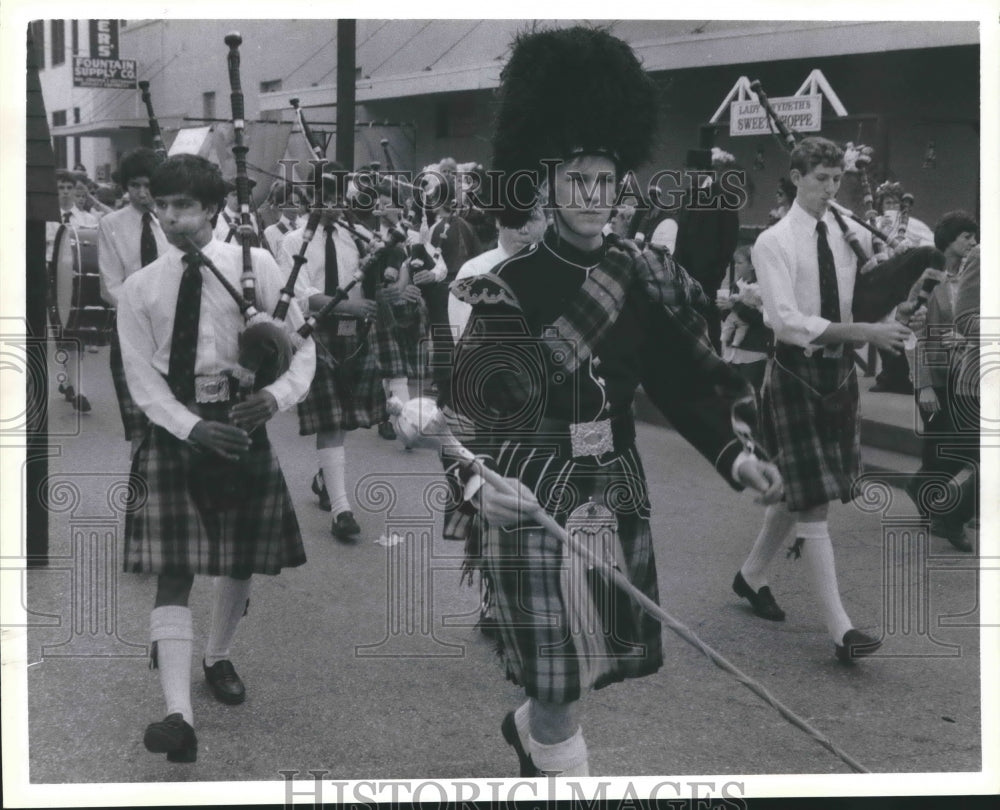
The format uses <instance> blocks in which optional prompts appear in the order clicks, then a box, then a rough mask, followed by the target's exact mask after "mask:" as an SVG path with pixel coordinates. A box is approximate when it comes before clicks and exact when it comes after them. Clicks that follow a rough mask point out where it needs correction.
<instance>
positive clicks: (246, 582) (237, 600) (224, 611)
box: [205, 577, 251, 666]
mask: <svg viewBox="0 0 1000 810" xmlns="http://www.w3.org/2000/svg"><path fill="white" fill-rule="evenodd" d="M250 580H251V577H247V579H233V578H232V577H218V578H217V579H216V580H215V604H214V605H213V607H212V627H211V629H210V630H209V632H208V642H207V643H206V644H205V663H206V664H207V665H208V666H212V665H213V664H216V663H218V662H219V661H224V660H226V659H227V658H229V645H230V644H232V643H233V639H234V638H235V637H236V627H237V625H239V623H240V619H241V618H242V617H243V614H244V613H245V612H246V609H247V606H248V603H249V601H250Z"/></svg>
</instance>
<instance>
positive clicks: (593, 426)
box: [538, 413, 635, 458]
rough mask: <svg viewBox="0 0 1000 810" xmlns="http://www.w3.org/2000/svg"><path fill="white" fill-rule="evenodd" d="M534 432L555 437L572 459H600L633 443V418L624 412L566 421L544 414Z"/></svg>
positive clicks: (619, 451) (625, 448)
mask: <svg viewBox="0 0 1000 810" xmlns="http://www.w3.org/2000/svg"><path fill="white" fill-rule="evenodd" d="M538 433H542V434H545V435H546V438H548V437H554V438H556V439H557V440H558V441H559V442H560V444H562V445H563V448H564V450H568V451H569V452H568V454H567V455H569V456H571V457H572V458H602V457H604V456H607V455H613V454H615V453H621V452H623V451H625V450H627V449H628V448H630V447H631V446H632V445H633V444H635V420H634V419H633V418H632V414H630V413H624V414H619V415H618V416H613V417H610V418H607V419H599V420H596V421H594V422H570V421H569V420H568V419H556V418H553V417H549V416H544V417H542V419H541V420H540V421H539V423H538Z"/></svg>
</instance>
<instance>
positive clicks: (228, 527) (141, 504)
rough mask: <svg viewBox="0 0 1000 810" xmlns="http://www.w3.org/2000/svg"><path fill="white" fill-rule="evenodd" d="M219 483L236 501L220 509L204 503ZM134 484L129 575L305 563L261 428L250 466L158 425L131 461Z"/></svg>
mask: <svg viewBox="0 0 1000 810" xmlns="http://www.w3.org/2000/svg"><path fill="white" fill-rule="evenodd" d="M220 481H225V482H227V483H228V484H229V493H228V494H229V495H230V496H231V500H230V502H229V503H228V504H226V505H224V506H222V507H219V506H218V505H217V504H216V503H213V502H212V500H210V498H209V497H206V493H207V492H208V491H209V490H211V489H212V485H213V484H217V483H219V482H220ZM130 483H131V486H130V487H129V489H130V495H129V504H128V507H127V511H126V516H125V553H124V565H123V568H124V570H125V571H126V572H127V573H163V572H179V573H190V574H208V575H210V576H238V575H245V574H247V573H254V574H277V573H278V572H279V571H281V569H282V568H291V567H294V566H298V565H302V564H303V563H304V562H305V561H306V555H305V549H304V548H303V546H302V537H301V535H300V534H299V523H298V520H297V519H296V517H295V511H294V509H293V507H292V500H291V497H290V496H289V494H288V488H287V487H286V486H285V479H284V476H283V475H282V473H281V468H280V467H279V466H278V459H277V457H276V456H275V455H274V452H273V451H272V449H271V444H270V442H269V441H268V438H267V433H266V430H265V428H263V427H262V428H259V429H258V430H257V431H255V432H254V434H253V443H252V445H251V449H250V452H249V455H248V458H247V460H246V461H244V462H241V463H234V462H229V461H226V460H225V459H222V458H220V457H218V456H215V455H214V454H211V453H208V452H199V451H196V450H194V449H192V448H191V447H190V446H189V445H188V444H187V443H186V442H182V441H180V440H179V439H177V437H175V436H174V435H173V434H171V433H169V432H168V431H166V430H164V429H163V428H161V427H159V426H156V425H152V426H150V428H149V429H148V430H147V431H146V435H145V437H144V438H143V441H142V443H141V444H140V446H139V449H138V450H137V451H136V453H135V455H134V457H133V459H132V481H131V482H130ZM233 493H237V494H236V495H235V497H233ZM241 496H242V497H241ZM233 504H235V505H233Z"/></svg>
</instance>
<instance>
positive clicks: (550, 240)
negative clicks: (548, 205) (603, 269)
mask: <svg viewBox="0 0 1000 810" xmlns="http://www.w3.org/2000/svg"><path fill="white" fill-rule="evenodd" d="M542 241H543V242H544V243H545V247H547V248H548V249H549V250H550V251H552V252H553V253H554V254H555V255H556V256H558V257H559V258H560V259H562V260H563V261H565V262H567V263H569V264H575V265H577V266H579V267H582V268H584V269H589V268H591V267H594V266H595V265H596V264H598V263H599V262H600V261H601V259H603V258H604V254H605V252H606V250H607V247H606V244H605V243H603V242H602V243H601V246H600V247H599V248H596V249H595V250H581V249H580V248H578V247H574V246H573V245H571V244H570V243H569V242H567V241H566V240H565V239H560V238H559V235H558V233H556V229H555V228H554V227H553V226H549V228H548V230H546V231H545V237H544V238H543V239H542Z"/></svg>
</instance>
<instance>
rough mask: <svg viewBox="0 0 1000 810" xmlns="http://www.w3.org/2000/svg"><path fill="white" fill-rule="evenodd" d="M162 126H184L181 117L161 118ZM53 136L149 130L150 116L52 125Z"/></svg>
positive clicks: (101, 135) (106, 135) (109, 135)
mask: <svg viewBox="0 0 1000 810" xmlns="http://www.w3.org/2000/svg"><path fill="white" fill-rule="evenodd" d="M159 123H160V127H161V128H162V129H164V130H166V129H177V128H179V127H181V126H183V125H184V124H183V121H182V119H180V118H170V119H163V118H160V119H159ZM51 130H52V137H54V138H57V137H60V136H64V137H80V138H113V137H114V136H115V135H118V134H120V133H121V132H123V131H125V130H146V131H148V130H149V119H148V118H104V119H102V120H100V121H85V122H82V123H79V124H66V125H65V126H61V127H52V128H51Z"/></svg>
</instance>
